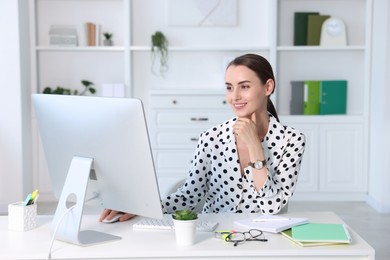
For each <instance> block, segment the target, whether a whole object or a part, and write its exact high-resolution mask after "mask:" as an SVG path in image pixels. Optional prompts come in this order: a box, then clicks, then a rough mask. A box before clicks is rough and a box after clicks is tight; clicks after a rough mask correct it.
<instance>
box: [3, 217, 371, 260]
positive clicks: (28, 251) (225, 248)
mask: <svg viewBox="0 0 390 260" xmlns="http://www.w3.org/2000/svg"><path fill="white" fill-rule="evenodd" d="M248 215H250V214H217V215H216V214H209V215H201V216H200V217H201V218H204V217H210V218H217V219H218V222H219V223H220V224H219V227H218V228H217V229H232V228H234V227H233V224H232V223H233V221H234V219H240V218H245V217H248ZM284 215H286V216H291V217H308V218H309V219H310V221H312V222H323V223H343V222H342V220H341V219H340V218H339V217H337V216H336V215H335V214H334V213H332V212H305V213H303V212H299V213H298V212H297V213H287V214H284ZM51 220H52V216H39V217H38V227H37V228H36V229H34V230H31V231H27V232H18V231H9V230H8V227H7V221H8V219H7V217H0V234H1V237H0V248H1V249H0V259H45V258H46V256H47V253H48V249H49V247H50V239H51V237H50V224H51ZM97 220H98V216H97V215H87V216H84V220H83V222H84V223H83V228H84V229H92V230H97V231H102V232H107V233H111V234H114V235H118V236H121V237H122V239H121V240H118V241H115V242H109V243H105V244H99V245H93V246H88V247H80V246H76V245H71V244H67V243H64V242H60V241H55V242H54V245H53V248H52V258H53V259H85V258H88V259H143V260H146V259H181V258H185V259H272V260H276V259H306V260H309V259H310V260H311V259H316V260H318V259H321V260H324V259H332V260H334V259H349V260H351V259H360V260H361V259H369V260H374V259H375V251H374V249H373V248H372V247H371V246H370V245H369V244H368V243H367V242H365V241H364V240H363V239H362V238H361V237H360V236H359V235H358V234H356V233H355V232H354V231H353V230H352V229H350V228H349V230H350V233H351V236H352V244H350V245H334V246H317V247H300V246H299V245H296V244H295V243H293V242H291V241H290V240H288V239H287V238H285V237H283V236H282V235H280V234H271V233H265V235H266V238H267V239H268V242H256V241H248V242H246V243H244V244H241V245H238V246H237V247H234V246H233V244H232V243H227V242H224V241H223V240H219V239H216V238H214V234H213V233H211V232H202V233H198V234H197V243H196V244H195V245H193V246H190V247H177V246H176V244H175V234H174V232H173V231H160V230H159V231H156V230H153V231H151V230H134V231H133V229H132V223H133V222H134V221H135V220H131V221H127V222H123V223H115V224H103V223H99V222H98V221H97Z"/></svg>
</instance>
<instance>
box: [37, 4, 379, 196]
mask: <svg viewBox="0 0 390 260" xmlns="http://www.w3.org/2000/svg"><path fill="white" fill-rule="evenodd" d="M372 1H373V0H277V1H274V0H243V1H241V0H238V1H237V14H238V22H237V25H236V26H226V27H218V26H204V27H197V26H193V27H186V26H184V27H183V26H182V27H180V26H170V25H168V24H167V22H166V21H167V16H168V15H170V14H169V13H168V11H167V10H168V9H167V5H168V4H169V3H170V1H169V0H165V1H161V0H142V1H141V0H74V1H68V0H34V1H30V19H31V28H30V31H31V53H32V55H31V68H32V70H31V71H32V76H31V88H32V92H41V91H42V89H43V88H44V87H46V86H52V87H56V86H59V85H60V86H63V87H68V88H79V87H81V84H80V81H81V80H82V79H87V80H90V81H92V82H94V83H95V86H96V88H97V90H98V95H100V93H102V85H103V84H110V83H112V84H117V83H120V84H124V86H125V95H126V96H127V97H138V98H140V99H142V100H143V102H144V105H145V109H146V113H147V117H148V122H149V130H150V138H151V143H152V147H153V153H154V156H155V162H156V168H157V170H158V174H159V175H162V176H168V177H169V176H171V177H177V176H180V175H181V174H183V171H184V174H185V173H186V171H187V170H188V166H189V163H190V160H191V158H192V155H193V151H194V146H195V145H196V141H197V138H198V136H199V134H200V132H201V131H203V130H206V129H207V128H208V127H210V126H212V125H213V124H216V123H220V122H222V121H224V120H225V119H227V118H229V117H231V116H232V114H231V111H230V108H228V105H227V104H224V103H223V100H224V90H223V89H224V82H223V77H224V70H225V66H226V64H227V62H228V61H230V60H231V59H232V58H233V57H236V56H238V55H241V54H244V53H248V52H251V53H257V54H260V55H263V56H264V57H266V58H267V59H268V60H269V61H270V63H271V64H272V66H273V68H274V72H275V75H276V91H275V94H274V95H273V99H274V102H275V104H276V107H277V110H278V112H279V114H280V115H281V118H282V121H283V123H285V124H289V125H292V126H295V127H296V128H297V129H300V130H301V131H302V132H304V133H305V134H306V136H307V139H308V140H307V152H306V154H305V158H304V165H303V166H302V174H301V178H300V183H299V185H298V188H297V192H296V198H302V199H310V198H319V199H321V198H323V199H329V198H335V199H358V200H360V199H362V198H364V194H365V193H366V191H367V185H366V180H367V179H368V162H367V160H366V159H365V160H362V159H361V158H368V157H369V154H368V132H369V129H368V123H369V119H370V113H369V96H370V82H369V80H370V55H371V54H370V53H371V49H370V48H371V45H370V44H371V41H370V37H371V24H372V22H371V20H372V14H371V13H372ZM296 11H318V12H320V13H323V14H329V15H332V16H337V17H339V18H341V19H343V20H344V21H345V23H346V26H347V38H348V45H347V46H345V47H321V46H293V31H294V29H293V16H294V12H296ZM86 22H94V23H97V24H100V26H101V32H104V31H109V32H112V33H113V41H114V46H109V47H105V46H101V45H100V46H95V47H87V46H85V37H84V33H83V32H84V29H83V25H84V24H85V23H86ZM52 24H75V25H76V26H77V29H78V33H79V38H80V46H77V47H53V46H49V35H48V31H49V29H50V25H52ZM156 31H162V32H163V33H164V34H165V35H166V37H167V38H168V41H169V56H168V66H169V69H168V71H167V72H166V73H165V74H164V75H159V74H154V73H152V71H151V67H152V61H151V52H150V49H151V48H150V41H151V35H152V34H153V33H154V32H156ZM309 79H313V80H314V79H318V80H331V79H346V80H348V100H347V114H346V115H341V116H291V115H290V111H289V100H290V97H291V90H290V81H292V80H309ZM173 101H176V103H175V104H174V102H173ZM206 118H207V120H205V119H206ZM33 120H34V118H33ZM33 135H34V137H33V139H34V146H35V150H36V153H34V158H33V160H34V162H36V164H35V167H34V170H33V172H34V182H35V183H34V186H36V187H39V188H40V190H41V191H42V194H44V191H47V193H50V185H49V184H48V181H47V180H48V174H47V170H46V169H45V161H44V157H43V154H42V151H41V149H40V148H39V139H38V134H37V131H36V129H35V130H34V133H33Z"/></svg>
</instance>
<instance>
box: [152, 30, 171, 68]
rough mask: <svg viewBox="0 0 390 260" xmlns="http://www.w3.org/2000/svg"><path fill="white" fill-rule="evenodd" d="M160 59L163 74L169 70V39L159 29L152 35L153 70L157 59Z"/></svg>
mask: <svg viewBox="0 0 390 260" xmlns="http://www.w3.org/2000/svg"><path fill="white" fill-rule="evenodd" d="M157 58H158V59H159V60H160V74H161V75H163V74H164V73H165V72H166V71H167V70H168V40H167V38H166V37H165V35H164V34H163V33H162V32H160V31H157V32H155V33H154V34H153V35H152V72H153V73H154V74H156V73H155V71H154V66H155V61H156V59H157Z"/></svg>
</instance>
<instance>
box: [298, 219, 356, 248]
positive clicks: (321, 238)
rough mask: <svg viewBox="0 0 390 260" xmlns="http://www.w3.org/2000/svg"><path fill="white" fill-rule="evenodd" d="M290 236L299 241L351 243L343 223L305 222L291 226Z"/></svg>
mask: <svg viewBox="0 0 390 260" xmlns="http://www.w3.org/2000/svg"><path fill="white" fill-rule="evenodd" d="M291 236H292V238H293V239H294V240H296V241H300V242H328V243H346V244H349V243H351V241H352V240H351V236H350V235H349V232H348V229H347V228H346V226H345V225H344V224H326V223H307V224H305V225H299V226H294V227H292V228H291Z"/></svg>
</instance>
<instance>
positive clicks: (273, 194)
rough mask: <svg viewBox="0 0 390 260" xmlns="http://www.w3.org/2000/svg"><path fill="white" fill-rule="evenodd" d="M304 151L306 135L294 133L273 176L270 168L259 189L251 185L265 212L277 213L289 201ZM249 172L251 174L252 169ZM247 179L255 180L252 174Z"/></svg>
mask: <svg viewBox="0 0 390 260" xmlns="http://www.w3.org/2000/svg"><path fill="white" fill-rule="evenodd" d="M304 151H305V136H304V135H303V134H302V133H292V135H291V138H290V139H289V141H288V142H287V144H286V149H285V150H284V152H283V155H282V159H281V160H280V161H279V164H278V165H276V166H274V167H275V168H274V170H275V171H274V174H273V176H272V174H270V171H269V169H268V180H267V181H266V182H265V183H264V185H263V187H262V188H261V189H260V190H259V191H256V189H255V187H254V185H253V184H252V185H251V186H252V191H253V192H254V193H255V196H256V197H257V201H258V203H259V206H260V208H261V211H262V213H263V214H277V213H278V212H279V211H280V210H281V209H282V208H283V207H284V206H285V205H286V204H287V203H288V200H289V199H290V197H291V196H292V195H293V193H294V190H295V187H296V183H297V180H298V174H299V170H300V168H301V162H302V157H303V153H304ZM247 174H248V175H251V174H252V171H248V173H247ZM247 179H249V180H253V178H252V176H248V177H247Z"/></svg>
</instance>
